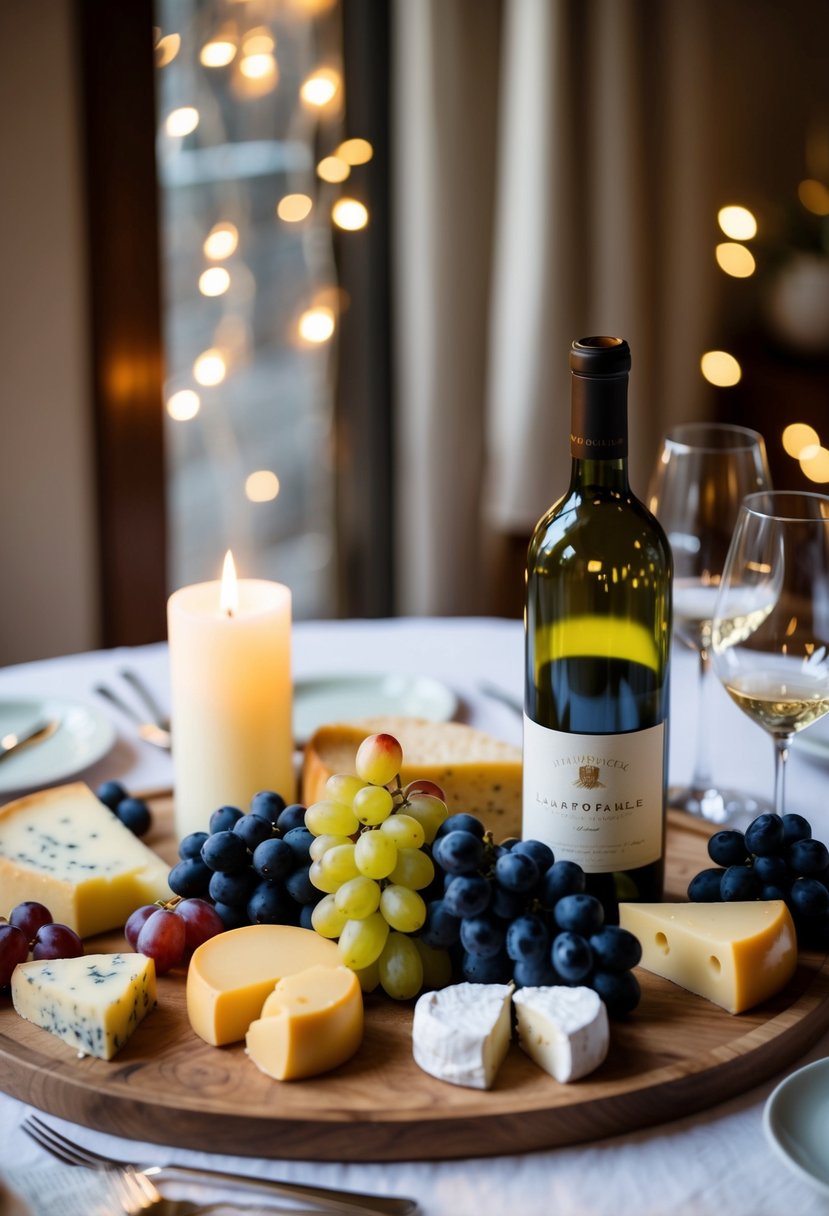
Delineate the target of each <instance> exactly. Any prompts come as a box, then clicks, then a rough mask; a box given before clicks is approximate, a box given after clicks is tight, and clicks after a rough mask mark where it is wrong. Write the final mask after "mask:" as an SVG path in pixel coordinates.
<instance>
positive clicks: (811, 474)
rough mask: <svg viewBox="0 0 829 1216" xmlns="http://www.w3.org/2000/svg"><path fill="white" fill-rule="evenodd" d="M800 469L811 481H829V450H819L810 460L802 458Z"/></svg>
mask: <svg viewBox="0 0 829 1216" xmlns="http://www.w3.org/2000/svg"><path fill="white" fill-rule="evenodd" d="M800 468H801V469H802V471H803V474H804V476H805V477H808V478H809V481H818V482H825V481H829V448H818V449H817V451H816V452H815V454H814V455H813V456H812V455H810V456H809V457H808V459H807V458H806V457H805V456H801V458H800Z"/></svg>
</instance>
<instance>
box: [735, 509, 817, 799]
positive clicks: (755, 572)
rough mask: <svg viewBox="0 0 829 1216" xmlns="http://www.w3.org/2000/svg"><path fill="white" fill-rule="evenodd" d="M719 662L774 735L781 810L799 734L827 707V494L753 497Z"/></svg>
mask: <svg viewBox="0 0 829 1216" xmlns="http://www.w3.org/2000/svg"><path fill="white" fill-rule="evenodd" d="M712 650H713V656H714V668H715V671H716V673H717V676H718V677H719V679H720V680H721V681H722V683H723V684H724V686H725V688H726V691H727V692H728V693H729V694H730V696H731V697H732V698H733V700H734V701H735V702H736V703H737V705H739V707H740V709H742V710H743V711H744V712H745V713H747V714H748V716H749V717H750V718H752V719H753V720H754V721H755V722H757V723H759V725H760V726H762V727H764V728H765V730H767V731H768V732H769V734H770V735H771V736H772V739H773V740H774V748H775V752H774V754H775V768H774V809H775V811H776V812H777V814H778V815H782V814H783V811H784V785H785V776H786V760H787V758H788V753H789V747H790V745H791V742H792V739H793V738H794V736H795V734H796V733H797V732H798V731H800V730H803V729H804V728H805V727H807V726H810V725H811V724H812V723H813V722H816V721H817V720H818V719H819V718H822V717H823V715H824V714H825V713H827V712H829V497H826V496H825V495H823V494H807V493H801V492H794V491H792V492H789V491H783V490H781V491H777V492H774V491H769V492H766V493H760V494H750V495H749V496H748V497H747V498H746V500H745V502H744V503H743V506H742V508H741V510H740V516H739V519H738V521H737V526H736V528H735V531H734V538H733V540H732V543H731V547H730V549H729V552H728V557H727V560H726V564H725V569H724V570H723V575H722V580H721V583H720V591H719V595H718V597H717V602H716V604H715V607H714V616H713V621H712Z"/></svg>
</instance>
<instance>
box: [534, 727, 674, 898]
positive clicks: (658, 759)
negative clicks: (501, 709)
mask: <svg viewBox="0 0 829 1216" xmlns="http://www.w3.org/2000/svg"><path fill="white" fill-rule="evenodd" d="M664 744H665V725H664V723H662V722H660V723H659V725H658V726H649V727H647V728H646V729H645V730H638V731H631V732H630V733H628V734H624V735H574V734H570V733H569V732H567V731H560V730H550V729H549V727H546V726H539V725H538V723H537V722H533V721H532V719H531V718H528V717H527V715H526V714H525V715H524V778H523V782H524V793H523V805H524V813H523V825H522V832H523V836H524V839H525V840H543V841H544V842H545V843H546V844H548V845H549V846H550V848H551V849H552V850H553V852H554V853H555V856H556V860H562V859H564V858H567V859H568V860H569V861H575V862H577V863H578V865H580V866H581V867H582V869H583V870H584V871H585V873H587V874H601V873H608V872H611V871H614V870H632V869H635V868H636V867H637V866H645V865H648V864H649V863H650V862H652V861H657V860H658V858H659V856H660V855H661V852H662V835H663V815H662V799H663V781H662V766H663V762H664Z"/></svg>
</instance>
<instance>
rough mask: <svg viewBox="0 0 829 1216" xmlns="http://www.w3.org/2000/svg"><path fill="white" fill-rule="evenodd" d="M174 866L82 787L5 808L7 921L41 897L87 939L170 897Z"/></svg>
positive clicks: (1, 894)
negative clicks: (26, 903)
mask: <svg viewBox="0 0 829 1216" xmlns="http://www.w3.org/2000/svg"><path fill="white" fill-rule="evenodd" d="M168 873H169V867H168V866H167V865H165V863H164V862H163V861H162V860H161V858H160V857H158V856H157V855H156V854H155V853H153V852H152V850H151V849H148V848H147V846H146V845H145V844H142V842H141V841H140V840H138V839H137V837H135V836H134V835H133V834H132V832H131V831H130V830H129V828H126V827H124V825H123V824H122V823H121V822H120V820H119V819H117V818H116V816H115V815H113V813H112V811H110V810H109V808H108V807H105V806H104V805H103V803H101V802H99V801H98V799H97V798H96V797H95V795H94V794H93V793H92V790H90V789H89V787H88V786H86V785H84V784H83V783H82V782H76V783H74V784H72V785H63V786H59V787H57V788H55V789H49V790H41V791H40V792H38V793H36V794H30V795H28V796H27V797H25V798H20V799H18V800H17V801H16V802H10V803H8V805H7V806H4V807H2V808H0V916H8V915H9V912H10V911H11V909H12V908H13V907H15V905H16V904H19V903H22V902H23V901H24V900H28V899H34V900H37V902H38V903H42V904H45V905H46V907H47V908H48V909H49V911H50V912H51V913H52V916H53V918H54V920H55V921H56V922H57V923H58V924H63V925H69V927H70V928H72V929H74V930H75V932H76V933H78V934H80V936H81V937H89V936H91V935H92V934H95V933H104V932H106V931H107V930H108V929H118V928H121V926H122V925H123V924H124V922H125V921H126V919H127V917H128V916H129V915H130V913H131V912H133V911H134V910H135V909H136V908H137V907H138V906H139V905H140V904H152V903H155V902H156V900H158V899H169V897H170V889H169V887H168V884H167V875H168Z"/></svg>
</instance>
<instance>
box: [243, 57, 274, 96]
mask: <svg viewBox="0 0 829 1216" xmlns="http://www.w3.org/2000/svg"><path fill="white" fill-rule="evenodd" d="M239 71H240V72H241V73H242V75H243V76H244V77H245V78H246V79H247V80H250V81H257V82H259V83H267V85H268V88H273V86H274V85H275V84H276V82H277V79H278V71H279V70H278V68H277V63H276V59H275V58H274V56H273V55H270V54H257V55H245V56H244V57H243V58H242V59H241V60H240V61H239Z"/></svg>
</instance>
